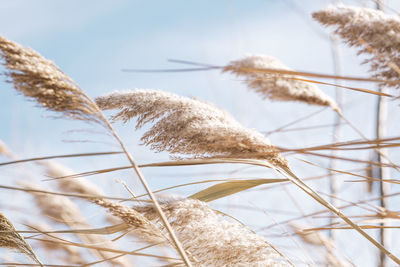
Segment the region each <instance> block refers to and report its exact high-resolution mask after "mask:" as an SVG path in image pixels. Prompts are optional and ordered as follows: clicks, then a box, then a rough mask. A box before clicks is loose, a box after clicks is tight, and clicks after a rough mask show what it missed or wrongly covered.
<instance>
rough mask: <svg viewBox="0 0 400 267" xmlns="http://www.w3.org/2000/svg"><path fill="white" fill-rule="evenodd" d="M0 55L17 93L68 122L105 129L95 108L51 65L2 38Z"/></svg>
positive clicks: (77, 87) (73, 84)
mask: <svg viewBox="0 0 400 267" xmlns="http://www.w3.org/2000/svg"><path fill="white" fill-rule="evenodd" d="M0 51H1V53H0V55H1V57H2V58H3V60H4V62H5V63H4V66H5V67H6V68H7V70H8V71H7V72H6V75H7V76H8V77H10V78H11V81H12V82H13V84H14V87H15V89H16V90H18V91H19V92H21V93H22V94H24V95H25V96H27V97H30V98H34V99H35V100H36V101H37V102H38V103H39V104H40V105H41V106H43V107H45V108H47V109H49V110H52V111H56V112H61V113H62V114H63V115H64V116H65V117H67V118H73V119H79V120H85V121H95V122H97V123H100V124H103V125H104V122H103V119H102V118H101V115H100V114H101V112H100V111H99V109H98V107H97V106H96V104H95V103H93V101H92V100H91V99H90V98H89V97H88V96H87V95H86V94H85V93H84V92H83V91H82V89H80V88H79V86H78V85H77V84H76V83H75V82H74V81H73V80H72V79H71V78H69V77H68V76H67V75H65V74H64V73H63V72H62V71H61V70H60V69H59V68H58V67H57V66H56V65H55V64H54V63H53V62H52V61H50V60H47V59H45V58H44V57H42V56H41V55H40V54H39V53H37V52H36V51H34V50H32V49H30V48H26V47H23V46H21V45H19V44H17V43H15V42H12V41H9V40H7V39H6V38H4V37H2V36H0Z"/></svg>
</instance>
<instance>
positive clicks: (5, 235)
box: [0, 212, 43, 266]
mask: <svg viewBox="0 0 400 267" xmlns="http://www.w3.org/2000/svg"><path fill="white" fill-rule="evenodd" d="M0 247H4V248H8V249H15V250H17V251H20V252H21V253H24V254H26V255H27V256H29V257H30V258H31V259H32V260H34V261H35V262H36V263H38V264H39V265H40V266H43V264H42V263H41V262H40V260H39V259H38V258H37V256H36V254H35V252H33V250H32V248H31V246H30V245H29V244H28V243H27V242H26V241H25V239H24V238H23V237H22V236H21V235H20V234H19V233H18V232H17V230H15V227H14V225H13V224H12V223H11V222H10V221H9V220H8V219H7V217H6V216H4V214H3V213H1V212H0Z"/></svg>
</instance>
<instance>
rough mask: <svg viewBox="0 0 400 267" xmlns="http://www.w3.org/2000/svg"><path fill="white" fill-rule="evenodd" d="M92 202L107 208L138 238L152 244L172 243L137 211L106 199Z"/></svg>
mask: <svg viewBox="0 0 400 267" xmlns="http://www.w3.org/2000/svg"><path fill="white" fill-rule="evenodd" d="M92 202H93V203H95V204H97V205H99V206H101V207H103V208H106V209H107V210H108V211H109V212H110V213H111V214H112V215H114V216H115V217H117V218H119V219H121V220H122V221H123V222H125V223H126V224H127V225H129V226H130V227H131V230H132V231H131V232H133V233H134V234H135V236H136V237H139V238H141V239H143V240H144V241H146V242H149V243H151V244H162V243H165V242H166V241H167V242H170V241H169V240H168V239H167V238H166V236H165V235H164V234H163V233H162V232H161V231H160V229H158V228H157V227H156V226H155V225H153V224H152V223H151V222H150V221H149V220H148V219H146V217H144V216H143V215H141V214H140V213H139V212H137V211H136V210H134V209H132V208H129V207H127V206H124V205H122V204H119V203H114V202H112V201H109V200H106V199H100V198H97V199H93V200H92Z"/></svg>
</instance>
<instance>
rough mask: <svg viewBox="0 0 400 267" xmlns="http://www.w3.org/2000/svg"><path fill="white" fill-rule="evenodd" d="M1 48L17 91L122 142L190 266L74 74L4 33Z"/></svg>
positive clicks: (94, 104)
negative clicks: (96, 126) (103, 130)
mask: <svg viewBox="0 0 400 267" xmlns="http://www.w3.org/2000/svg"><path fill="white" fill-rule="evenodd" d="M0 51H1V53H0V56H1V57H2V58H3V59H4V61H5V64H4V65H5V67H6V69H7V72H6V75H7V76H8V77H9V78H11V81H12V82H13V84H14V88H15V89H16V90H17V91H19V92H21V93H23V94H24V95H25V96H27V97H30V98H33V99H35V100H36V101H37V102H38V103H39V104H41V105H42V106H43V107H45V108H47V109H49V110H52V111H56V112H60V113H61V114H63V115H64V116H65V117H68V118H72V119H78V120H84V121H88V122H90V121H91V122H96V123H99V124H100V125H102V126H104V127H105V128H106V129H107V131H109V133H111V134H112V136H113V137H114V138H115V140H116V141H117V142H118V143H119V144H120V146H121V148H122V150H123V152H124V154H125V155H126V157H127V159H128V160H129V162H130V163H131V166H132V169H133V170H134V171H135V173H136V174H137V176H138V177H139V179H140V181H141V183H142V185H143V186H144V188H145V189H146V191H147V193H148V194H149V196H150V198H151V199H152V201H153V203H154V205H155V207H156V209H157V210H158V212H159V215H160V217H161V218H162V221H163V222H164V224H165V225H166V227H167V229H168V232H169V234H170V236H171V239H172V240H173V242H174V243H175V246H176V248H177V250H178V252H179V253H180V255H181V257H182V259H183V260H184V262H185V263H186V265H188V266H189V267H190V266H191V264H190V262H189V260H188V258H187V255H186V254H185V252H184V251H183V249H182V248H181V244H180V243H179V240H177V239H176V237H175V235H174V233H173V232H172V229H171V227H170V226H169V224H168V221H167V219H166V218H165V216H164V215H163V214H162V211H161V209H160V207H159V205H158V203H157V201H156V198H155V196H154V194H153V193H152V191H151V190H150V188H149V186H148V184H147V181H146V180H145V179H144V177H143V175H142V173H141V172H140V170H139V168H138V167H137V165H136V163H135V162H134V160H133V157H132V156H131V154H130V153H129V151H128V150H127V149H126V147H125V145H124V143H123V142H122V140H121V138H120V137H119V136H118V134H117V132H116V131H115V129H114V128H113V127H112V126H111V124H110V123H109V122H108V121H107V119H106V118H105V117H104V116H103V114H102V112H101V110H100V109H99V108H98V106H97V105H96V103H94V102H93V101H92V99H91V98H89V97H88V96H87V95H86V94H85V93H84V91H83V90H82V89H81V88H79V86H78V85H77V84H76V83H74V82H73V80H72V79H71V78H69V77H68V76H67V75H65V74H64V73H63V72H61V70H60V69H59V68H58V67H57V66H56V65H55V64H54V63H53V62H51V61H49V60H47V59H45V58H44V57H42V56H41V55H40V54H39V53H37V52H36V51H34V50H32V49H30V48H26V47H23V46H21V45H19V44H17V43H15V42H12V41H9V40H7V39H6V38H4V37H2V36H0Z"/></svg>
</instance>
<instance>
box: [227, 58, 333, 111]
mask: <svg viewBox="0 0 400 267" xmlns="http://www.w3.org/2000/svg"><path fill="white" fill-rule="evenodd" d="M256 69H274V70H291V69H290V68H288V67H287V66H285V65H284V64H283V63H281V62H280V61H279V60H278V59H276V58H274V57H271V56H265V55H248V56H246V57H244V58H242V59H240V60H235V61H232V62H230V64H228V65H227V66H226V67H224V69H223V71H224V72H231V73H233V74H235V75H236V76H238V77H243V78H245V83H246V84H247V86H248V87H249V88H251V89H253V90H254V91H256V92H257V93H259V94H260V95H261V96H262V97H263V98H269V99H271V100H278V101H299V102H304V103H307V104H310V105H318V106H330V107H331V108H332V109H334V110H336V111H338V110H339V107H338V105H337V104H336V102H335V101H334V100H333V99H332V98H331V97H329V96H328V95H326V94H325V93H324V92H322V91H321V90H320V89H319V88H318V87H317V86H315V85H314V84H311V83H309V82H305V81H302V79H305V78H303V77H300V76H296V75H287V74H274V73H261V72H257V71H255V70H256Z"/></svg>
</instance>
